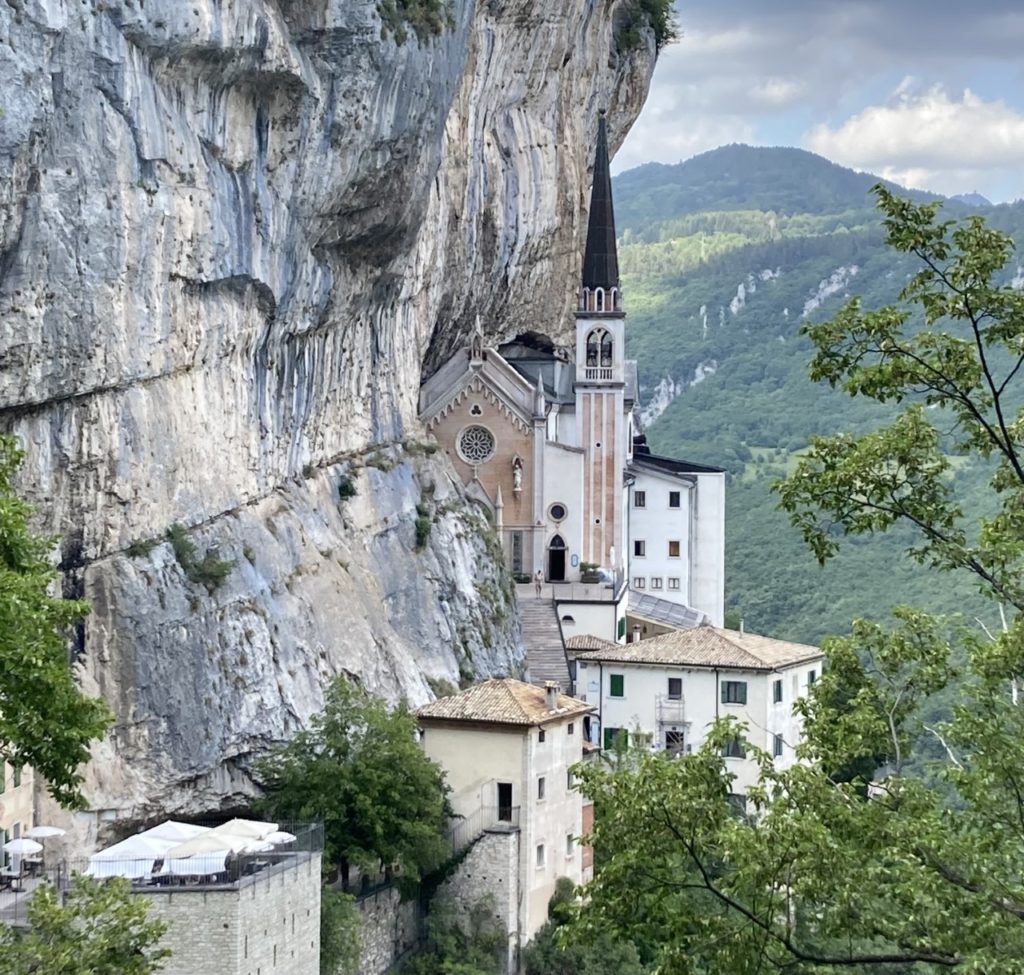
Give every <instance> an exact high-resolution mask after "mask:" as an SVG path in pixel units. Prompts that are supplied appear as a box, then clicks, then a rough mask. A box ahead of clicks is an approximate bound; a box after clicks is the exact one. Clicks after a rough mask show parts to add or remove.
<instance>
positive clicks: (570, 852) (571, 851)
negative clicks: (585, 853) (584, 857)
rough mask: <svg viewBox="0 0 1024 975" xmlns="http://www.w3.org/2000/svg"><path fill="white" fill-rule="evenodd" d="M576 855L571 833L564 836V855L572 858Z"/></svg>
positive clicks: (573, 838) (574, 840) (574, 842)
mask: <svg viewBox="0 0 1024 975" xmlns="http://www.w3.org/2000/svg"><path fill="white" fill-rule="evenodd" d="M575 854H576V839H575V837H574V836H573V835H572V833H566V834H565V855H566V857H572V856H574V855H575Z"/></svg>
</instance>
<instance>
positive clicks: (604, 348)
mask: <svg viewBox="0 0 1024 975" xmlns="http://www.w3.org/2000/svg"><path fill="white" fill-rule="evenodd" d="M587 365H588V366H589V367H590V368H592V369H593V368H596V367H597V366H601V367H602V368H604V369H611V367H612V337H611V335H610V333H608V332H607V331H605V329H603V328H595V329H594V331H592V332H591V333H590V334H589V335H588V336H587Z"/></svg>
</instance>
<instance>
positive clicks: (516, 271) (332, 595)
mask: <svg viewBox="0 0 1024 975" xmlns="http://www.w3.org/2000/svg"><path fill="white" fill-rule="evenodd" d="M620 5H621V4H620V0H559V2H558V3H537V2H536V0H477V2H472V0H454V2H453V5H452V24H451V26H450V27H449V28H447V29H445V30H443V31H442V32H441V33H440V34H439V35H437V36H436V37H433V38H431V39H430V40H428V41H426V42H424V43H422V44H421V43H418V42H417V41H416V39H415V38H414V37H413V38H412V39H411V40H409V41H407V42H406V43H404V44H402V45H399V44H397V43H396V42H395V41H394V39H393V38H382V35H381V22H380V18H379V16H378V14H377V11H376V7H375V3H374V2H373V0H187V2H184V0H120V2H112V0H106V2H103V0H74V2H71V0H7V2H6V3H3V4H0V92H2V95H0V106H2V110H3V113H2V115H0V428H2V429H5V430H10V431H14V432H16V433H17V434H18V435H19V436H20V437H21V438H22V439H23V441H24V442H25V445H26V447H27V448H28V451H29V457H28V460H27V463H26V465H25V469H24V471H23V487H24V490H25V492H26V494H27V495H28V496H29V498H30V499H31V500H32V501H33V502H34V503H35V504H36V505H37V506H38V509H39V511H40V515H41V518H42V520H43V522H44V524H42V525H41V527H43V528H45V529H47V530H49V531H52V532H55V533H58V534H59V535H60V536H61V537H62V539H63V540H64V541H63V548H62V553H61V557H62V567H63V568H64V570H65V578H66V587H67V589H68V591H69V592H71V593H79V592H81V593H84V595H85V596H86V597H87V598H88V599H90V600H91V601H92V603H93V606H94V611H93V614H92V615H91V617H90V618H89V620H88V623H87V624H86V627H85V630H84V632H83V633H81V634H79V638H78V641H77V648H76V651H77V654H78V657H79V660H80V663H81V666H82V669H83V679H84V682H85V684H86V686H88V687H90V688H91V689H94V690H98V691H100V692H102V694H103V695H104V696H105V697H106V698H107V699H108V701H110V702H111V704H112V705H113V706H114V708H115V710H116V712H117V715H118V723H117V726H116V729H115V730H114V732H113V733H112V734H111V735H110V737H109V739H108V740H107V741H106V742H104V743H103V744H102V745H101V746H100V747H99V748H98V749H97V759H98V760H97V761H95V762H94V763H93V764H92V767H91V769H90V773H89V782H88V789H89V797H90V801H91V804H92V806H93V807H94V808H95V809H103V810H107V817H108V818H109V817H111V816H114V815H116V816H139V815H145V814H146V813H147V812H148V811H153V810H158V809H166V810H173V811H178V812H182V813H184V812H196V811H201V810H208V809H210V808H211V807H215V806H217V805H218V804H230V803H232V802H236V801H238V800H239V798H240V797H241V796H244V795H245V794H246V792H247V791H248V790H249V785H248V781H247V778H246V775H245V767H246V763H247V761H248V759H249V758H250V756H251V755H252V753H253V752H254V751H258V750H259V749H260V748H261V747H263V746H264V745H265V744H266V743H267V742H269V741H271V740H274V739H278V738H280V737H282V736H283V735H285V734H287V733H288V732H289V731H290V730H293V729H294V728H296V727H298V726H301V725H302V724H303V723H304V722H306V721H307V720H308V718H309V716H310V715H311V714H312V713H314V712H315V711H316V710H317V709H318V708H319V706H320V704H321V701H322V697H321V686H322V682H323V681H324V680H326V679H328V678H329V677H330V676H332V675H334V674H336V673H338V672H341V671H346V672H349V673H352V674H355V675H357V676H359V677H360V678H361V679H363V680H364V681H365V682H366V683H367V684H368V685H369V686H370V687H372V688H373V689H375V690H377V691H379V692H381V693H384V694H386V695H388V696H390V697H391V698H396V697H397V696H399V695H400V694H403V693H404V694H406V695H407V696H409V697H410V698H411V699H412V700H413V701H414V702H420V701H423V700H425V699H426V698H427V697H428V696H429V694H430V690H429V687H428V684H427V682H426V678H427V677H430V678H437V679H442V678H443V679H447V680H451V681H457V680H458V679H459V675H460V672H461V673H462V674H463V675H466V674H469V673H476V674H481V675H486V674H495V673H508V672H514V671H516V670H517V669H518V668H520V667H521V656H522V653H521V648H520V646H519V639H518V627H517V624H516V620H515V612H514V606H513V605H512V603H511V600H510V597H509V594H508V586H507V580H506V579H505V578H504V576H503V574H502V571H501V570H500V568H499V567H498V566H497V565H496V564H495V561H494V552H493V548H492V546H491V543H490V542H489V540H488V535H487V532H486V530H485V527H484V526H483V525H482V523H481V521H480V518H479V515H477V514H476V513H475V511H474V509H473V508H472V507H471V506H469V505H467V504H466V502H465V501H464V499H463V498H462V495H461V492H460V490H459V488H458V486H457V484H456V480H455V479H454V478H453V476H452V473H451V471H450V469H449V468H448V467H447V465H446V463H445V462H443V461H442V460H441V459H440V458H438V457H435V456H431V455H430V454H429V453H428V452H427V451H425V450H424V449H422V447H421V446H418V444H419V441H420V440H422V436H423V435H422V431H421V430H420V428H419V425H418V422H417V419H416V398H417V392H418V388H419V384H420V378H421V375H422V374H423V373H424V371H425V370H427V371H429V370H430V369H431V368H433V367H434V365H436V363H437V362H439V361H441V360H442V359H443V358H444V357H445V356H446V355H447V354H449V353H450V352H451V351H452V350H453V349H454V348H456V347H457V346H458V345H459V344H460V343H461V342H462V341H463V340H464V338H465V336H466V334H467V332H468V330H469V328H470V327H471V324H472V321H473V319H474V318H475V316H476V315H477V314H480V315H481V316H482V319H483V323H484V327H485V329H486V330H487V331H488V332H489V334H490V335H491V336H492V337H498V336H502V335H510V334H514V333H515V332H518V331H524V330H527V329H536V330H541V331H547V332H549V333H556V332H558V331H559V330H564V329H566V328H568V327H569V326H570V325H571V320H570V315H569V310H570V308H571V302H572V297H573V295H572V289H573V285H574V282H575V278H576V275H577V273H578V265H579V254H580V249H581V239H582V237H581V228H582V229H585V223H584V222H583V213H582V210H583V207H584V206H585V203H586V193H587V190H588V175H587V168H588V163H589V160H590V157H591V153H592V138H593V134H594V132H595V130H596V124H595V119H596V113H597V111H598V109H599V108H601V107H606V108H608V110H609V128H610V130H611V131H612V133H614V135H615V136H617V137H618V138H619V139H621V138H622V137H623V136H624V135H625V132H626V131H627V129H628V127H629V124H630V123H631V122H632V120H633V118H634V117H635V115H636V113H637V111H638V110H639V107H640V105H641V103H642V101H643V98H644V96H645V94H646V90H647V83H648V81H649V75H650V70H651V68H652V65H653V40H652V41H651V45H650V47H649V48H648V49H645V50H640V51H637V52H635V53H633V54H631V55H630V56H628V57H623V56H620V55H619V54H618V53H616V48H615V41H614V32H615V19H616V16H621V14H620V11H619V7H620ZM342 483H351V484H353V485H354V486H355V488H356V494H355V496H354V497H351V498H348V499H342V498H341V497H340V496H339V485H341V484H342ZM417 505H420V513H419V515H418V514H417ZM424 511H426V512H427V515H426V517H427V518H429V520H430V523H431V531H430V535H429V538H427V539H426V540H425V544H423V545H422V546H421V547H420V548H417V547H416V529H415V525H414V523H415V520H416V518H417V517H420V518H421V519H422V518H423V517H424V514H423V513H424ZM172 524H179V525H181V526H183V527H184V528H185V529H186V530H187V537H188V538H189V539H190V540H191V541H192V542H193V544H194V545H195V546H196V548H197V552H198V555H199V556H200V557H201V556H202V555H204V554H205V553H206V552H207V551H210V552H211V553H212V554H213V555H216V556H218V557H219V558H221V559H226V560H231V561H233V562H234V567H233V568H232V570H231V572H230V573H229V574H228V575H227V578H226V579H225V580H224V581H223V583H221V584H220V585H219V586H217V587H216V588H213V587H210V588H208V587H207V586H206V585H204V584H203V582H202V581H196V579H195V578H193V579H192V580H191V581H190V579H189V578H188V576H187V574H186V572H185V571H184V569H183V567H182V565H181V560H180V559H179V558H177V557H176V556H175V554H174V552H173V551H172V548H171V546H170V545H169V544H168V543H167V542H166V541H164V538H165V534H166V531H167V529H168V527H169V526H171V525H172ZM151 541H156V542H157V544H156V545H153V546H151V545H150V544H146V543H149V542H151ZM420 541H421V542H422V541H424V540H423V539H422V538H421V539H420ZM129 551H131V553H132V554H129Z"/></svg>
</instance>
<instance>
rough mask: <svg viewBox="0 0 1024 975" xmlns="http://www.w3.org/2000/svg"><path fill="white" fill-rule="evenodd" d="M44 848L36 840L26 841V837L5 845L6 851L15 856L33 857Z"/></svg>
mask: <svg viewBox="0 0 1024 975" xmlns="http://www.w3.org/2000/svg"><path fill="white" fill-rule="evenodd" d="M42 848H43V844H42V843H37V842H36V841H35V840H29V839H25V838H24V837H22V838H21V839H17V840H11V841H10V842H9V843H4V849H5V850H6V851H7V852H8V853H13V854H14V855H15V856H31V855H32V854H33V853H38V852H39V851H40V850H41V849H42Z"/></svg>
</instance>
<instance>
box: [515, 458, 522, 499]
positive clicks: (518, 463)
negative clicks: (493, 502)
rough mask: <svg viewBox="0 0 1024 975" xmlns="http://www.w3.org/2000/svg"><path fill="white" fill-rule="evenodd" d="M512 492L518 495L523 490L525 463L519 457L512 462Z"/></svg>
mask: <svg viewBox="0 0 1024 975" xmlns="http://www.w3.org/2000/svg"><path fill="white" fill-rule="evenodd" d="M512 490H513V491H514V492H515V493H516V494H519V492H520V491H522V490H523V462H522V460H521V459H520V458H519V457H517V458H516V459H515V460H513V461H512Z"/></svg>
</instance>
